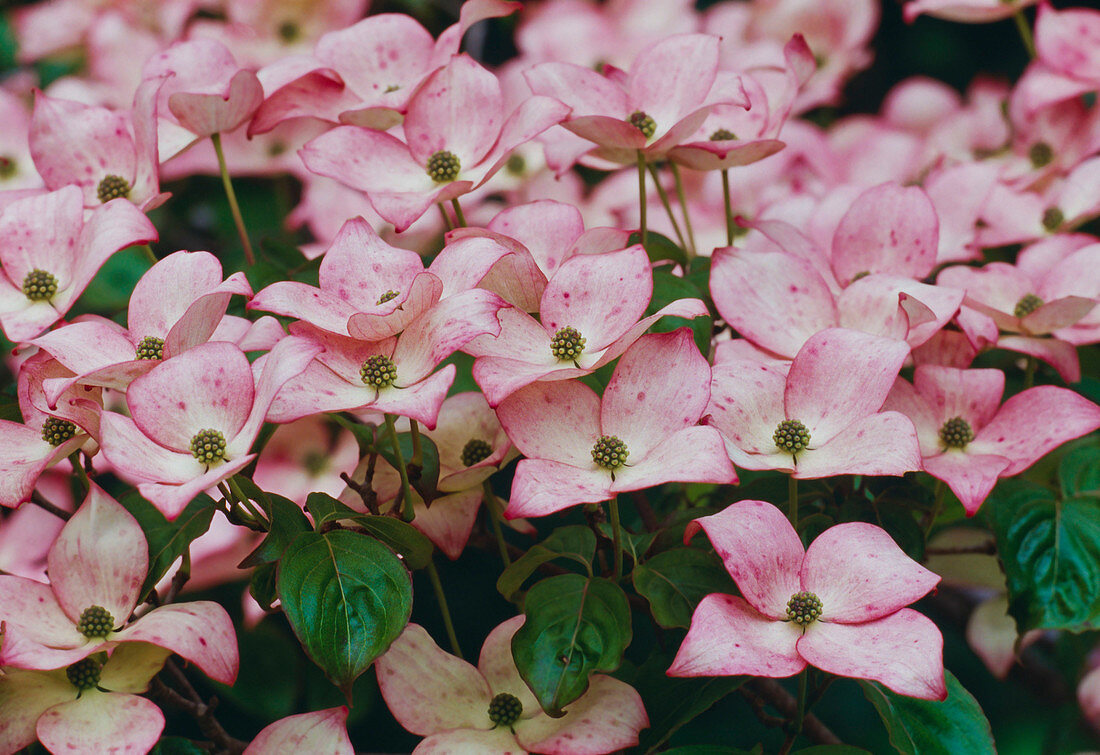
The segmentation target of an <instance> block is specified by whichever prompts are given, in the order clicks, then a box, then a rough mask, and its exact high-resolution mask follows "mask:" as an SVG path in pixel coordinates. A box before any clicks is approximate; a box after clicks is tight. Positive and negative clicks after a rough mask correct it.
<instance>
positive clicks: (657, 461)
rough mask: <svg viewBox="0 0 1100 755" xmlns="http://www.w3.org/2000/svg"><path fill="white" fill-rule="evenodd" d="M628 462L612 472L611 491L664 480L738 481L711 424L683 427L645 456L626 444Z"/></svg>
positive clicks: (648, 485) (646, 485) (723, 444)
mask: <svg viewBox="0 0 1100 755" xmlns="http://www.w3.org/2000/svg"><path fill="white" fill-rule="evenodd" d="M627 448H628V449H629V451H630V458H629V460H628V463H627V465H626V466H625V467H623V468H622V469H618V470H616V471H615V481H614V482H613V483H611V490H612V491H614V492H623V491H628V490H644V489H645V488H650V487H653V486H655V485H661V484H663V483H666V482H710V483H715V484H719V485H728V484H733V483H736V482H737V472H736V471H734V469H733V465H732V464H731V463H730V459H729V455H728V454H727V453H726V445H725V443H724V442H723V439H722V435H721V433H719V432H718V431H717V430H715V429H714V428H713V427H685V428H684V429H682V430H679V431H678V432H674V433H672V434H671V435H669V436H667V437H666V438H665V439H664V440H663V442H662V443H660V444H659V445H657V446H655V447H654V448H652V449H651V450H650V451H649V453H648V454H646V455H645V456H640V455H635V453H634V447H633V446H631V445H630V444H629V443H628V444H627Z"/></svg>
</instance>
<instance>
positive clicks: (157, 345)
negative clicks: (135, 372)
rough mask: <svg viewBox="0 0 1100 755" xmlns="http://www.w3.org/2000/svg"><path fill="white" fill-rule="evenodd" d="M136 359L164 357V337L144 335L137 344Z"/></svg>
mask: <svg viewBox="0 0 1100 755" xmlns="http://www.w3.org/2000/svg"><path fill="white" fill-rule="evenodd" d="M137 358H138V359H164V339H163V338H157V337H156V336H145V338H142V339H141V343H139V344H138V345H137Z"/></svg>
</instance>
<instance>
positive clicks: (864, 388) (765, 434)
mask: <svg viewBox="0 0 1100 755" xmlns="http://www.w3.org/2000/svg"><path fill="white" fill-rule="evenodd" d="M908 355H909V347H908V346H906V345H905V344H904V343H902V342H900V341H894V340H891V339H887V338H880V337H878V336H873V335H868V334H866V333H860V332H858V331H855V330H847V329H844V328H830V329H828V330H823V331H821V332H820V333H817V334H816V335H814V336H812V337H811V338H810V339H809V340H808V341H806V344H805V345H804V346H803V347H802V348H801V349H800V350H799V352H798V354H796V355H795V358H794V362H793V363H792V364H791V365H790V369H789V371H787V372H786V374H784V371H783V370H782V369H781V368H780V367H778V366H776V365H774V364H768V363H762V362H760V361H757V360H751V359H736V360H731V361H727V362H723V363H721V364H717V365H715V366H714V379H713V381H712V383H711V396H710V405H709V406H708V407H707V412H708V414H709V420H708V421H709V423H710V424H711V425H713V426H714V427H716V428H717V429H718V430H719V431H720V432H721V433H722V435H723V436H724V437H725V439H726V450H727V451H728V452H729V456H730V459H732V460H733V462H734V464H736V465H737V466H739V467H744V468H745V469H779V470H782V471H784V472H788V473H790V474H791V475H792V476H793V477H796V478H799V479H815V478H819V477H831V476H833V475H838V474H869V475H902V474H905V473H906V472H912V471H916V470H919V469H920V468H921V457H920V449H919V448H918V445H917V436H916V431H915V430H914V429H913V423H912V422H911V421H910V420H909V419H908V418H907V417H906V416H905V415H903V414H900V413H898V412H891V411H886V412H880V411H879V410H880V409H881V408H882V405H883V402H884V401H885V400H886V396H887V394H888V393H889V392H890V387H891V386H892V385H893V383H894V380H895V378H897V375H898V371H899V370H900V369H901V366H902V363H903V362H904V361H905V359H906V357H907V356H908Z"/></svg>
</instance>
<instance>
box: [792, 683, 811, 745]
mask: <svg viewBox="0 0 1100 755" xmlns="http://www.w3.org/2000/svg"><path fill="white" fill-rule="evenodd" d="M809 670H810V667H809V666H807V667H806V668H804V669H802V673H801V674H799V675H798V708H796V709H795V712H794V735H795V736H796V737H797V736H798V735H799V734H801V733H802V722H803V721H804V720H805V718H806V683H807V681H808V680H809Z"/></svg>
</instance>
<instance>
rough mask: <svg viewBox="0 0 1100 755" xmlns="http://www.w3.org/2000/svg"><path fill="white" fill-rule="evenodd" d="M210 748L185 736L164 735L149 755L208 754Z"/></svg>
mask: <svg viewBox="0 0 1100 755" xmlns="http://www.w3.org/2000/svg"><path fill="white" fill-rule="evenodd" d="M207 752H208V750H207V749H206V748H205V747H199V745H198V744H196V743H195V742H192V741H191V740H190V739H184V738H183V737H162V738H161V740H160V741H159V742H157V743H156V745H155V746H154V747H153V749H152V750H150V751H149V755H206V753H207Z"/></svg>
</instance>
